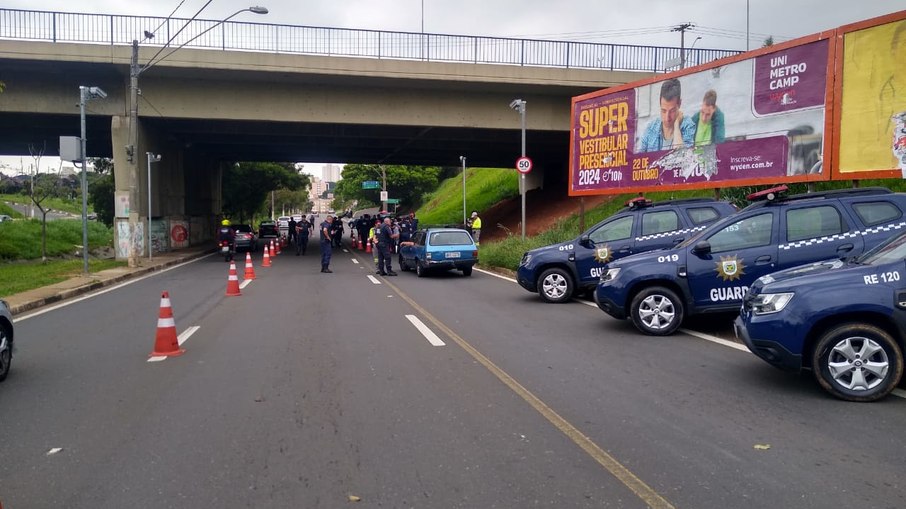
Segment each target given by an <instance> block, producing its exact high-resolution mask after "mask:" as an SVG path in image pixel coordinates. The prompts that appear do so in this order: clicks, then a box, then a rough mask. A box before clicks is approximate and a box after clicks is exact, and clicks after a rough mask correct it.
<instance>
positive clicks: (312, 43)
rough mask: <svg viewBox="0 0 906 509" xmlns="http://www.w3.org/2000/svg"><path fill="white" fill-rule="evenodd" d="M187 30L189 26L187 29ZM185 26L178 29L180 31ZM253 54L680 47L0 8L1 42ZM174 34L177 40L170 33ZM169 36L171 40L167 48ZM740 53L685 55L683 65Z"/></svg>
mask: <svg viewBox="0 0 906 509" xmlns="http://www.w3.org/2000/svg"><path fill="white" fill-rule="evenodd" d="M187 23H188V25H186V24H187ZM184 25H185V28H184V29H183V30H182V31H180V29H181V28H182V27H183V26H184ZM145 30H148V31H153V32H158V33H157V37H155V38H154V39H149V40H145V41H143V42H142V45H143V46H154V47H160V46H163V45H164V44H166V43H167V41H169V44H168V46H169V47H172V48H177V47H180V46H181V45H185V47H188V48H200V49H220V50H234V51H257V52H267V53H287V54H307V55H326V56H341V57H360V58H379V59H394V60H424V61H432V62H460V63H476V64H497V65H519V66H532V67H561V68H575V69H601V70H611V71H647V72H663V71H665V68H664V67H665V63H666V62H669V61H671V60H672V61H674V62H675V61H678V59H679V56H680V48H676V47H662V46H639V45H629V44H606V43H592V42H572V41H555V40H540V39H514V38H503V37H484V36H470V35H450V34H433V33H418V32H389V31H380V30H360V29H350V28H324V27H312V26H299V25H280V24H270V23H251V22H243V21H226V22H221V21H215V20H204V19H195V20H189V19H184V18H163V17H155V16H130V15H117V14H89V13H71V12H53V11H32V10H21V9H0V39H14V40H37V41H50V42H67V43H94V44H110V45H130V44H132V40H133V39H141V38H142V37H141V36H142V34H143V33H144V31H145ZM177 32H178V33H177ZM171 34H175V37H173V40H172V41H170V38H171ZM738 53H740V52H739V51H733V50H721V49H706V48H694V49H686V62H688V63H689V65H690V66H692V65H698V64H703V63H706V62H710V61H712V60H717V59H719V58H723V57H727V56H732V55H736V54H738Z"/></svg>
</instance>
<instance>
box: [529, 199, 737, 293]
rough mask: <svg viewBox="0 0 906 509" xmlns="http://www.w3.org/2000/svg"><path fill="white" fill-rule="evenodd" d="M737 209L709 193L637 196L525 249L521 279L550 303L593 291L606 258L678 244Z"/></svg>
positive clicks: (609, 259)
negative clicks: (570, 234) (571, 234)
mask: <svg viewBox="0 0 906 509" xmlns="http://www.w3.org/2000/svg"><path fill="white" fill-rule="evenodd" d="M734 212H736V208H735V207H734V206H733V205H731V204H730V203H729V202H725V201H717V200H713V199H710V198H691V199H683V200H668V201H663V202H657V203H653V202H652V201H651V200H646V199H645V198H642V197H639V198H635V199H632V200H629V201H628V202H627V203H626V206H625V207H624V208H623V209H621V210H620V211H618V212H617V213H615V214H614V215H612V216H610V217H608V218H607V219H605V220H604V221H601V222H600V223H598V224H596V225H594V226H592V227H591V228H589V229H588V230H587V231H586V232H585V233H583V234H582V235H580V236H579V237H578V238H576V239H574V240H570V241H568V242H562V243H559V244H553V245H550V246H545V247H542V248H538V249H533V250H531V251H528V252H527V253H525V254H523V255H522V261H521V262H520V264H519V268H518V270H517V271H516V281H517V282H518V283H519V285H520V286H521V287H523V288H525V289H526V290H528V291H530V292H538V294H539V295H540V296H541V299H542V300H544V301H545V302H553V303H559V302H566V301H568V300H569V299H570V298H571V297H572V296H573V294H574V293H576V292H577V291H582V290H585V291H589V290H594V288H595V286H596V285H597V284H598V280H599V279H600V277H601V274H602V273H603V271H604V266H605V265H607V263H609V262H611V261H613V260H616V259H619V258H623V257H625V256H629V255H630V254H633V253H641V252H645V251H651V250H654V249H663V248H666V247H673V246H675V245H676V244H677V243H679V242H682V241H683V240H684V239H686V238H688V237H689V236H691V235H693V234H694V233H695V232H698V231H701V230H704V229H705V227H706V226H707V225H709V224H711V223H713V222H714V221H717V220H718V219H720V218H722V217H726V216H729V215H730V214H733V213H734Z"/></svg>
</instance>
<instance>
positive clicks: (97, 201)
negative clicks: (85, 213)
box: [88, 157, 116, 227]
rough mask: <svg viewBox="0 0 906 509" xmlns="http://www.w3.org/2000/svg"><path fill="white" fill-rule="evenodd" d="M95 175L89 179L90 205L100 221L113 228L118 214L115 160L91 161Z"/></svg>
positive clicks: (97, 159)
mask: <svg viewBox="0 0 906 509" xmlns="http://www.w3.org/2000/svg"><path fill="white" fill-rule="evenodd" d="M90 162H91V165H92V166H94V171H95V173H94V175H89V179H88V203H90V204H91V208H92V209H93V210H94V212H95V213H96V214H97V215H98V221H100V222H102V223H104V224H105V225H107V226H108V227H113V218H114V214H115V213H116V208H115V207H116V197H115V194H116V193H115V191H116V182H115V180H114V176H113V159H108V158H105V157H98V158H95V159H90Z"/></svg>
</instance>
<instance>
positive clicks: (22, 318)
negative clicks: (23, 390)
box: [15, 253, 219, 322]
mask: <svg viewBox="0 0 906 509" xmlns="http://www.w3.org/2000/svg"><path fill="white" fill-rule="evenodd" d="M215 254H219V253H210V254H206V255H204V256H199V257H198V258H194V259H192V260H189V261H187V262H184V263H180V264H178V265H174V266H172V267H167V268H166V269H161V270H156V271H154V272H151V273H150V274H146V275H144V276H140V277H137V278H135V279H130V280H129V281H123V282H122V283H118V284H115V285H113V286H110V287H108V288H104V289H103V290H98V291H96V292H91V293H88V294H85V295H83V296H81V297H76V298H74V299H69V300H66V301H65V302H61V303H59V304H54V305H53V306H49V307H45V308H42V309H39V310H37V311H34V312H32V313H26V314H24V315H19V316H16V317H15V321H16V322H21V321H25V320H28V319H29V318H34V317H36V316H41V315H43V314H44V313H50V312H51V311H55V310H57V309H60V308H64V307H66V306H69V305H72V304H75V303H76V302H82V301H83V300H88V299H91V298H93V297H97V296H98V295H103V294H105V293H107V292H112V291H114V290H119V289H120V288H122V287H124V286H129V285H131V284H133V283H138V282H139V281H143V280H145V279H148V278H149V277H154V276H156V275H158V274H163V273H164V272H169V271H171V270H173V269H178V268H180V267H182V266H184V265H188V264H190V263H195V262H197V261H201V260H204V259H205V258H207V257H209V256H214V255H215Z"/></svg>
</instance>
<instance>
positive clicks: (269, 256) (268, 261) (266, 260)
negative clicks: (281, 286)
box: [261, 244, 271, 267]
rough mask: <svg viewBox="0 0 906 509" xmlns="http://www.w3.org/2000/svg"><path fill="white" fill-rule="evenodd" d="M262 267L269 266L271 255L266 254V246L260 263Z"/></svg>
mask: <svg viewBox="0 0 906 509" xmlns="http://www.w3.org/2000/svg"><path fill="white" fill-rule="evenodd" d="M261 266H262V267H270V266H271V255H270V254H269V253H268V248H267V244H265V245H264V261H262V262H261Z"/></svg>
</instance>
